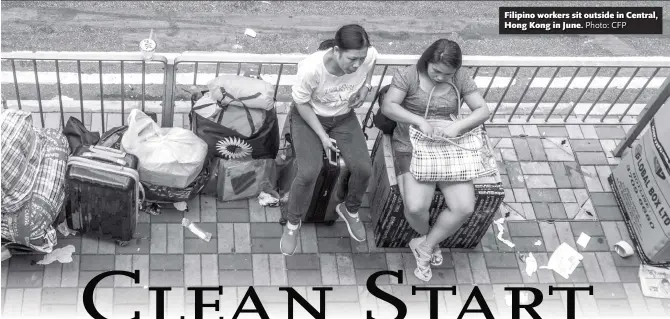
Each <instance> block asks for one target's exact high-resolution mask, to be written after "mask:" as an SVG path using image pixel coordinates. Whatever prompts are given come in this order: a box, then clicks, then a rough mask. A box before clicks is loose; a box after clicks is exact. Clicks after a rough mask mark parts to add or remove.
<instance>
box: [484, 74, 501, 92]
mask: <svg viewBox="0 0 670 319" xmlns="http://www.w3.org/2000/svg"><path fill="white" fill-rule="evenodd" d="M498 71H500V67H496V70H495V71H494V72H493V77H491V82H489V85H488V86H487V87H486V91H484V95H483V97H484V98H486V95H487V94H488V93H489V89H490V88H491V85H493V81H494V80H495V79H496V75H498Z"/></svg>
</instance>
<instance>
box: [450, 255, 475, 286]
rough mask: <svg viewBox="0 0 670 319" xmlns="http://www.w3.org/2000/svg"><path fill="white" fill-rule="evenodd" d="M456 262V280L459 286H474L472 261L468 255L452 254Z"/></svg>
mask: <svg viewBox="0 0 670 319" xmlns="http://www.w3.org/2000/svg"><path fill="white" fill-rule="evenodd" d="M452 256H453V261H454V270H455V271H456V280H457V282H458V283H459V284H474V279H473V276H472V270H471V269H470V260H469V259H468V255H467V253H459V252H454V253H452Z"/></svg>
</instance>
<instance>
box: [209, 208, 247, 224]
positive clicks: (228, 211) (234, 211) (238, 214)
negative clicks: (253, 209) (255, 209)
mask: <svg viewBox="0 0 670 319" xmlns="http://www.w3.org/2000/svg"><path fill="white" fill-rule="evenodd" d="M216 212H217V221H218V222H219V223H248V222H249V220H250V217H249V209H248V208H218V209H217V210H216Z"/></svg>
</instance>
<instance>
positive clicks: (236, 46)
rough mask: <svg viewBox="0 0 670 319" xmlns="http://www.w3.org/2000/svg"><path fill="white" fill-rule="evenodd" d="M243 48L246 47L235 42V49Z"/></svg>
mask: <svg viewBox="0 0 670 319" xmlns="http://www.w3.org/2000/svg"><path fill="white" fill-rule="evenodd" d="M243 48H244V47H243V46H241V45H239V44H237V43H235V44H233V49H235V50H242V49H243Z"/></svg>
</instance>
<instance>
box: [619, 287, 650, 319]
mask: <svg viewBox="0 0 670 319" xmlns="http://www.w3.org/2000/svg"><path fill="white" fill-rule="evenodd" d="M623 288H624V290H625V291H626V296H628V303H629V304H630V307H631V309H632V310H633V315H634V316H636V317H641V318H648V317H649V310H648V309H647V303H646V302H645V301H644V295H643V294H642V290H641V289H640V285H639V284H632V283H626V284H623Z"/></svg>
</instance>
